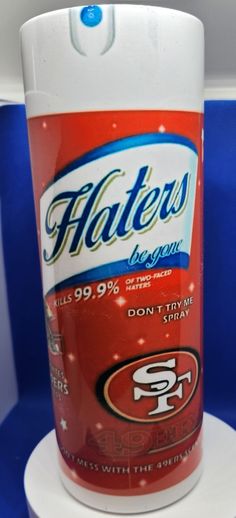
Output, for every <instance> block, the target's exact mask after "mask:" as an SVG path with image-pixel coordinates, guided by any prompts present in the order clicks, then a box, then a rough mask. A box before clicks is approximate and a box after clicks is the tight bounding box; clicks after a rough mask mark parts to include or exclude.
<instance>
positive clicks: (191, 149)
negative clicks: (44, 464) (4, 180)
mask: <svg viewBox="0 0 236 518" xmlns="http://www.w3.org/2000/svg"><path fill="white" fill-rule="evenodd" d="M197 159H198V157H197V149H196V147H195V146H194V144H193V143H192V142H191V141H190V140H188V139H186V138H183V137H180V136H176V135H171V134H158V133H157V134H155V133H153V134H144V135H136V136H135V137H128V138H125V139H121V140H117V141H115V142H112V143H110V144H107V145H105V146H102V147H101V148H97V149H96V150H95V151H91V152H90V153H87V155H85V156H83V157H82V158H80V159H78V160H76V161H75V162H72V163H71V164H69V165H68V166H67V167H66V168H65V169H64V170H62V171H61V172H60V173H59V174H58V175H57V176H56V177H55V180H54V181H53V183H52V184H51V185H50V186H49V187H48V188H47V189H46V191H45V192H44V194H43V195H42V197H41V200H40V213H41V239H42V265H43V285H44V290H45V292H46V293H47V292H48V291H50V289H52V288H59V287H60V288H63V287H65V286H69V285H72V286H73V285H74V284H75V283H77V282H85V281H94V280H98V279H103V278H109V277H113V276H114V275H122V274H124V273H127V272H129V271H138V270H143V269H147V270H150V269H153V268H157V267H160V266H162V267H165V266H176V267H179V266H182V267H184V268H187V267H188V263H189V255H190V246H191V239H192V222H193V210H194V202H195V188H196V175H197ZM55 282H56V285H55Z"/></svg>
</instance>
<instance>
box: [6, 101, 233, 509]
mask: <svg viewBox="0 0 236 518" xmlns="http://www.w3.org/2000/svg"><path fill="white" fill-rule="evenodd" d="M0 142H1V147H0V198H1V211H2V214H1V217H2V225H3V229H2V231H3V244H4V258H5V268H6V278H7V289H8V299H9V310H10V318H11V328H12V336H13V344H14V354H15V363H16V371H17V379H18V386H19V394H20V401H19V403H18V404H17V406H16V407H15V408H14V409H13V410H12V411H11V413H10V414H9V416H8V417H7V419H6V420H5V421H4V422H3V424H2V425H1V426H0V480H1V490H0V491H1V492H0V517H1V518H26V517H27V510H26V503H25V498H24V492H23V472H24V467H25V464H26V461H27V459H28V457H29V455H30V453H31V451H32V450H33V448H34V447H35V446H36V444H37V443H38V441H39V440H40V439H41V438H42V437H43V435H45V434H46V433H47V432H48V431H49V430H50V429H51V428H53V417H52V410H51V400H50V388H49V373H48V359H47V348H46V338H45V330H44V317H43V308H42V298H41V279H40V272H39V260H38V249H37V242H36V229H35V216H34V206H33V194H32V183H31V176H30V164H29V151H28V143H27V128H26V120H25V110H24V107H23V106H17V105H12V106H4V107H2V108H0ZM204 207H205V208H204V254H205V258H204V263H205V273H204V292H205V293H204V296H205V302H204V318H205V340H204V341H205V409H206V410H207V411H208V412H211V413H213V414H215V415H217V416H218V417H220V418H221V419H223V420H225V421H226V422H228V423H229V424H230V425H231V426H234V427H236V389H235V379H236V347H235V346H236V311H235V304H234V301H235V294H236V275H235V270H236V268H235V262H236V261H235V259H236V101H208V102H206V104H205V204H204Z"/></svg>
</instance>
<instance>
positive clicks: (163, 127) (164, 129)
mask: <svg viewBox="0 0 236 518" xmlns="http://www.w3.org/2000/svg"><path fill="white" fill-rule="evenodd" d="M158 131H159V132H160V133H165V131H166V128H165V126H163V124H161V125H160V126H159V128H158Z"/></svg>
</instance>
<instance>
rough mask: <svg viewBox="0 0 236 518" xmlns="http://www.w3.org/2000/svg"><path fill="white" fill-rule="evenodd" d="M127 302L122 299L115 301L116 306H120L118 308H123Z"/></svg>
mask: <svg viewBox="0 0 236 518" xmlns="http://www.w3.org/2000/svg"><path fill="white" fill-rule="evenodd" d="M126 302H127V300H126V299H124V297H121V296H120V297H118V299H116V300H115V303H116V304H117V306H120V308H121V307H122V306H124V305H125V304H126Z"/></svg>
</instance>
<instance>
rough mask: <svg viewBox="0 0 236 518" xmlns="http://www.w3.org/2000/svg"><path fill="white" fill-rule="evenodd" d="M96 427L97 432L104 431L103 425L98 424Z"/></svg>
mask: <svg viewBox="0 0 236 518" xmlns="http://www.w3.org/2000/svg"><path fill="white" fill-rule="evenodd" d="M95 426H96V428H97V430H102V429H103V426H102V423H96V424H95Z"/></svg>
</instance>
